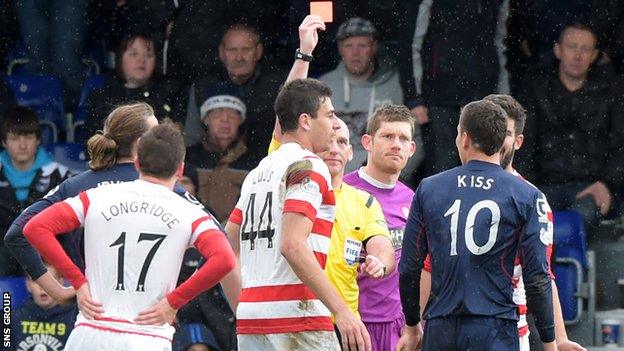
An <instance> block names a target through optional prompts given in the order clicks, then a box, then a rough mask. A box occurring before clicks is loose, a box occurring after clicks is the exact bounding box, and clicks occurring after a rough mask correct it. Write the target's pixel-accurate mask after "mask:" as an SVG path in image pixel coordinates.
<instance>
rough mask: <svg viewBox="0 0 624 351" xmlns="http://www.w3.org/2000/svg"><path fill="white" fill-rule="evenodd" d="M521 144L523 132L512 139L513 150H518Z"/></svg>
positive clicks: (522, 142)
mask: <svg viewBox="0 0 624 351" xmlns="http://www.w3.org/2000/svg"><path fill="white" fill-rule="evenodd" d="M522 144H524V134H520V135H516V140H514V150H516V151H518V150H520V148H521V147H522Z"/></svg>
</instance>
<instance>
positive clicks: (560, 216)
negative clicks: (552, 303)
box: [553, 211, 595, 324]
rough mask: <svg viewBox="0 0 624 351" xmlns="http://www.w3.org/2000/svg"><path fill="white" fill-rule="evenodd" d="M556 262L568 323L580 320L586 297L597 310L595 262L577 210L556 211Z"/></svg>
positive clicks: (557, 281) (589, 304)
mask: <svg viewBox="0 0 624 351" xmlns="http://www.w3.org/2000/svg"><path fill="white" fill-rule="evenodd" d="M554 232H555V233H554V244H555V248H554V251H555V252H554V256H555V257H554V262H553V271H554V274H555V277H556V280H555V282H556V284H557V289H558V290H559V300H560V302H561V308H562V311H563V319H564V320H565V322H566V324H574V323H577V322H578V321H579V319H580V318H581V314H582V313H583V311H584V302H583V300H584V299H587V300H588V309H589V310H591V311H593V309H594V307H593V306H595V297H594V296H595V294H594V292H593V290H594V288H593V281H592V279H589V278H591V277H593V276H595V273H592V272H590V269H594V268H593V264H592V263H591V262H590V260H589V259H588V254H587V253H588V252H587V242H586V239H585V228H584V223H583V217H582V216H581V215H580V214H579V213H577V212H574V211H555V212H554Z"/></svg>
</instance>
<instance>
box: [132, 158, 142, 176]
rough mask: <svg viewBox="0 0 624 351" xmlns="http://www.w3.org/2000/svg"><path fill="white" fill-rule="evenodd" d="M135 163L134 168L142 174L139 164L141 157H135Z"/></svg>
mask: <svg viewBox="0 0 624 351" xmlns="http://www.w3.org/2000/svg"><path fill="white" fill-rule="evenodd" d="M133 163H134V168H136V170H137V171H138V172H140V171H141V164H139V157H138V156H134V161H133Z"/></svg>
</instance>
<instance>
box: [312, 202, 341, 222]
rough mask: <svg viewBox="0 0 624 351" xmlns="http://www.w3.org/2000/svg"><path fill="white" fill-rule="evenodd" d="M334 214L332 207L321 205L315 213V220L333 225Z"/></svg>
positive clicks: (334, 210)
mask: <svg viewBox="0 0 624 351" xmlns="http://www.w3.org/2000/svg"><path fill="white" fill-rule="evenodd" d="M335 213H336V209H335V207H334V206H325V205H321V207H320V208H319V210H318V212H317V213H316V218H318V219H322V220H324V221H327V222H331V223H334V219H335Z"/></svg>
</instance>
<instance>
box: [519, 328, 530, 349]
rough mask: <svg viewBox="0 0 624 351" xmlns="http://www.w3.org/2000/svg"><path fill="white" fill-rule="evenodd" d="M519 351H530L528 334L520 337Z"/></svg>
mask: <svg viewBox="0 0 624 351" xmlns="http://www.w3.org/2000/svg"><path fill="white" fill-rule="evenodd" d="M520 351H531V344H530V343H529V332H528V331H527V333H526V334H525V335H524V336H521V337H520Z"/></svg>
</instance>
